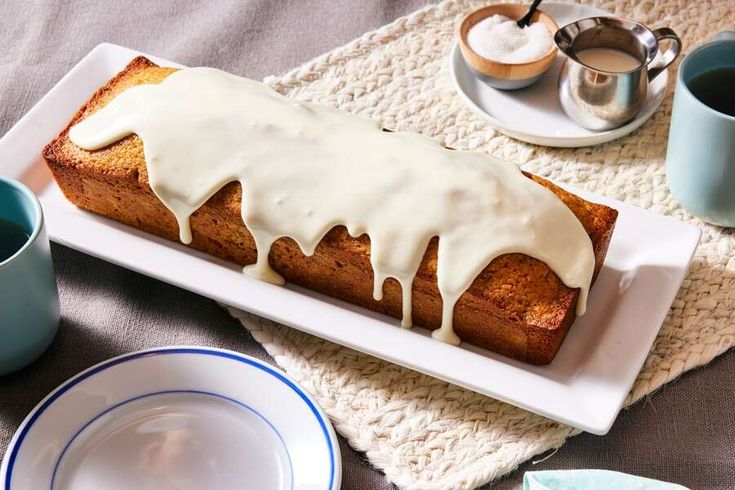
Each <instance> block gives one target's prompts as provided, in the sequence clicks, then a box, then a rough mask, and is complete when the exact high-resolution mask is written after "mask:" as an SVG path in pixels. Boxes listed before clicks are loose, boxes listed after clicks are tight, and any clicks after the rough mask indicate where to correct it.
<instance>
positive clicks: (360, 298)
mask: <svg viewBox="0 0 735 490" xmlns="http://www.w3.org/2000/svg"><path fill="white" fill-rule="evenodd" d="M174 71H175V69H172V68H163V67H158V66H156V65H155V64H154V63H152V62H151V61H149V60H147V59H146V58H143V57H138V58H135V59H134V60H133V61H132V62H130V64H129V65H128V66H127V67H126V68H125V69H124V70H123V71H121V72H120V73H119V74H118V75H116V76H115V77H114V78H112V79H111V80H110V81H109V82H108V83H107V84H105V85H104V86H103V87H101V88H100V89H99V90H98V91H97V92H96V93H95V94H94V95H93V96H92V98H91V99H90V100H89V101H88V102H87V103H86V104H85V105H84V106H82V107H81V108H80V109H79V111H78V112H77V114H76V115H75V116H74V117H73V118H72V120H71V121H70V122H69V125H68V126H67V127H66V128H65V129H64V130H63V131H62V132H61V133H60V134H59V136H57V137H56V138H55V139H54V140H53V141H52V142H51V143H49V144H48V145H47V146H46V148H45V149H44V150H43V158H44V159H45V161H46V163H47V164H48V166H49V168H50V169H51V172H52V173H53V175H54V178H55V179H56V182H57V183H58V185H59V186H60V187H61V190H62V191H63V193H64V195H65V196H66V197H67V199H69V201H71V202H72V203H73V204H75V205H76V206H78V207H80V208H82V209H86V210H89V211H92V212H94V213H97V214H100V215H102V216H106V217H108V218H111V219H114V220H117V221H120V222H122V223H125V224H128V225H131V226H134V227H136V228H140V229H143V230H145V231H148V232H151V233H153V234H156V235H159V236H162V237H165V238H168V239H171V240H177V239H178V226H177V223H176V220H175V219H174V217H173V215H172V214H171V213H170V212H169V211H168V210H167V209H166V208H165V207H164V205H163V204H162V203H161V202H160V201H159V200H158V198H157V197H156V196H155V195H154V194H153V192H152V190H151V189H150V187H149V185H148V175H147V171H146V165H145V158H144V155H143V143H142V141H141V140H140V138H138V137H137V136H135V135H131V136H128V137H126V138H124V139H123V140H121V141H118V142H116V143H114V144H112V145H109V146H107V147H105V148H102V149H100V150H96V151H86V150H83V149H81V148H79V147H77V146H76V145H74V144H73V143H72V142H71V141H70V140H69V137H68V130H69V127H71V126H72V125H73V124H75V123H76V122H78V121H79V120H81V119H83V118H84V117H86V116H88V115H90V114H92V113H94V112H95V111H96V110H98V109H100V108H101V107H103V106H104V105H105V104H107V103H108V102H109V101H110V100H111V99H112V98H113V97H115V95H117V94H118V93H120V92H121V91H123V90H125V89H126V88H129V87H131V86H134V85H139V84H144V83H158V82H160V81H161V80H163V79H164V78H165V77H166V76H168V75H169V74H170V73H172V72H174ZM526 175H527V176H528V177H529V178H531V179H533V180H534V181H536V182H538V183H539V184H541V185H543V186H545V187H547V188H549V189H550V190H551V191H553V192H554V193H555V194H556V195H557V196H558V197H559V198H560V199H561V200H562V201H563V202H564V203H565V204H566V205H567V206H568V207H569V208H570V209H571V211H572V212H573V213H574V214H575V215H576V216H577V218H578V219H579V220H580V222H581V223H582V225H583V226H584V228H585V230H586V231H587V233H588V234H589V236H590V238H591V240H592V244H593V247H594V252H595V276H597V273H598V272H599V270H600V268H601V267H602V263H603V260H604V258H605V254H606V252H607V247H608V244H609V242H610V237H611V236H612V232H613V228H614V226H615V220H616V218H617V211H615V210H614V209H611V208H609V207H607V206H603V205H600V204H595V203H591V202H589V201H586V200H584V199H582V198H580V197H578V196H576V195H574V194H571V193H569V192H566V191H564V190H562V189H560V188H559V187H557V186H555V185H553V184H551V183H550V182H548V181H546V180H544V179H542V178H540V177H537V176H534V175H530V174H526ZM244 193H245V198H247V188H246V189H245V190H244ZM242 195H243V191H242V189H241V187H240V185H239V184H237V183H230V184H228V185H227V186H225V187H224V188H223V189H221V190H220V191H219V192H218V193H217V194H216V195H214V196H213V197H212V198H211V199H210V200H209V201H208V202H207V203H206V204H205V205H204V206H202V207H201V208H200V209H199V210H198V211H196V212H195V213H194V215H193V216H192V218H191V228H192V233H193V241H192V243H191V246H192V247H194V248H196V249H198V250H202V251H204V252H207V253H209V254H212V255H215V256H217V257H220V258H222V259H225V260H228V261H232V262H236V263H238V264H241V265H246V264H251V263H254V262H255V258H256V251H255V244H254V242H253V240H252V237H251V235H250V233H249V232H248V231H247V228H245V225H244V224H243V222H242V218H241V215H240V204H241V200H242ZM437 243H438V240H437V239H436V238H434V239H433V240H432V241H431V243H430V244H429V247H428V248H427V250H426V253H425V255H424V258H423V261H422V263H421V266H420V267H419V270H418V273H417V275H416V279H415V281H414V284H413V318H414V323H416V324H417V325H421V326H424V327H427V328H430V329H435V328H438V327H439V326H440V324H441V308H442V300H441V297H440V295H439V290H438V288H437V284H436V252H437ZM269 259H270V262H271V265H272V266H273V268H274V269H275V270H276V271H278V272H279V273H280V274H282V275H283V276H284V277H285V278H286V280H288V281H291V282H293V283H296V284H300V285H302V286H304V287H307V288H309V289H313V290H315V291H319V292H322V293H325V294H327V295H330V296H333V297H336V298H339V299H342V300H345V301H348V302H350V303H353V304H357V305H360V306H363V307H367V308H370V309H372V310H376V311H379V312H382V313H387V314H389V315H391V316H394V317H397V318H400V317H401V311H402V310H401V291H400V285H399V284H398V282H397V281H395V280H393V279H388V280H387V281H386V283H385V288H384V297H383V300H382V301H375V300H374V299H373V296H372V292H373V274H372V268H371V265H370V240H369V238H368V237H367V236H365V235H363V236H360V237H357V238H353V237H351V236H350V235H349V234H348V233H347V231H346V229H345V228H344V227H341V226H338V227H336V228H334V229H332V230H331V231H330V232H329V233H328V234H327V235H326V236H325V237H324V239H323V240H322V241H321V243H320V244H319V245H318V246H317V248H316V252H315V253H314V255H312V256H310V257H306V256H304V255H303V254H302V253H301V251H300V249H299V247H298V245H296V243H295V242H293V241H292V240H290V239H286V238H284V239H280V240H278V241H277V242H276V243H275V244H274V245H273V247H272V250H271V253H270V256H269ZM192 280H193V281H196V280H197V278H196V277H192ZM578 295H579V290H577V289H570V288H568V287H566V286H565V285H564V284H563V283H562V282H561V280H560V279H559V278H558V277H557V276H556V274H554V273H553V272H552V271H551V270H550V269H549V268H548V267H547V266H546V264H544V263H543V262H540V261H538V260H536V259H534V258H531V257H529V256H526V255H522V254H507V255H503V256H500V257H498V258H497V259H495V260H494V261H492V263H490V265H488V266H487V267H486V268H485V270H484V271H483V272H482V273H481V274H480V275H479V276H478V277H477V278H476V279H475V281H474V282H473V284H472V286H471V287H470V288H469V290H468V291H467V292H465V293H464V294H463V295H462V297H461V298H460V299H459V301H458V302H457V305H456V307H455V312H454V328H455V331H456V333H457V334H458V335H459V337H460V338H461V339H462V340H463V341H466V342H470V343H472V344H475V345H478V346H480V347H485V348H488V349H490V350H493V351H496V352H500V353H502V354H505V355H508V356H510V357H513V358H516V359H519V360H522V361H526V362H530V363H534V364H547V363H549V362H551V360H552V359H553V358H554V355H555V354H556V352H557V350H558V348H559V346H560V345H561V342H562V341H563V339H564V337H565V336H566V334H567V331H568V330H569V327H570V325H571V324H572V322H573V321H574V318H575V306H576V303H577V297H578ZM334 328H339V325H335V326H334ZM386 341H390V339H386Z"/></svg>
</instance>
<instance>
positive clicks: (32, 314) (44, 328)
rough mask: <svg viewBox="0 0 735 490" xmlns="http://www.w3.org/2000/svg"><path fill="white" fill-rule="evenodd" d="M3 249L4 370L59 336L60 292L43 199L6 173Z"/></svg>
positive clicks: (0, 220) (0, 342) (0, 315)
mask: <svg viewBox="0 0 735 490" xmlns="http://www.w3.org/2000/svg"><path fill="white" fill-rule="evenodd" d="M13 243H16V244H17V246H15V245H12V244H13ZM16 248H17V250H16ZM0 250H2V251H3V255H2V256H0V375H3V374H8V373H11V372H13V371H17V370H19V369H21V368H23V367H25V366H27V365H28V364H30V363H31V362H33V361H34V360H35V359H36V358H38V356H40V355H41V354H42V353H43V352H44V351H45V350H46V348H47V347H48V346H49V344H50V343H51V341H52V340H53V339H54V336H55V335H56V329H57V327H58V325H59V293H58V292H57V290H56V278H55V277H54V268H53V263H52V262H51V249H50V247H49V242H48V238H47V236H46V228H45V227H44V222H43V211H42V210H41V203H39V202H38V198H36V196H34V195H33V193H32V192H31V190H30V189H28V188H27V187H26V186H24V185H23V184H21V183H20V182H18V181H15V180H12V179H8V178H5V177H2V176H0Z"/></svg>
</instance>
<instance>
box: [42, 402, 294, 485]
mask: <svg viewBox="0 0 735 490" xmlns="http://www.w3.org/2000/svg"><path fill="white" fill-rule="evenodd" d="M174 394H191V395H205V396H211V397H213V398H218V399H221V400H225V401H228V402H230V403H233V404H235V405H237V406H238V407H240V408H244V409H246V410H247V411H249V412H252V413H254V414H255V415H257V416H258V417H259V418H260V419H261V420H263V421H264V422H265V423H266V424H268V427H270V428H271V430H272V431H273V432H275V434H276V436H278V439H279V440H280V441H281V444H283V450H284V451H285V452H286V459H287V460H288V467H289V469H290V470H291V485H290V488H292V489H293V484H294V478H293V464H291V453H289V452H288V447H287V446H286V442H285V441H284V440H283V436H282V435H281V433H280V432H278V429H277V428H276V426H275V425H273V423H272V422H271V421H270V420H268V419H267V418H266V417H265V416H264V415H263V414H262V413H260V412H258V411H257V410H255V409H254V408H253V407H251V406H250V405H248V404H247V403H243V402H241V401H239V400H236V399H235V398H230V397H229V396H225V395H220V394H219V393H212V392H211V391H202V390H166V391H156V392H153V393H147V394H145V395H138V396H135V397H133V398H129V399H127V400H125V401H122V402H120V403H117V404H115V405H113V406H111V407H108V408H106V409H105V410H103V411H102V412H100V413H98V414H97V415H95V416H94V417H92V418H91V419H90V420H89V421H88V422H87V423H85V424H84V425H82V427H80V428H79V430H77V431H76V433H75V434H74V435H73V436H72V437H71V439H69V442H67V443H66V445H65V446H64V449H62V450H61V454H59V457H58V458H56V464H55V465H54V471H53V473H52V474H51V487H50V488H51V490H53V489H54V487H55V485H56V475H57V473H58V471H59V466H61V460H62V459H64V455H65V454H66V452H67V450H68V449H69V448H70V447H71V445H72V444H73V443H74V441H75V440H76V438H77V437H79V435H80V434H81V433H82V432H84V431H85V429H87V427H89V426H90V425H92V424H93V423H94V422H95V421H97V420H99V419H100V418H101V417H104V416H105V415H107V414H108V413H110V412H112V411H113V410H115V409H117V408H120V407H122V406H123V405H127V404H128V403H133V402H136V401H138V400H142V399H144V398H150V397H152V396H159V395H174Z"/></svg>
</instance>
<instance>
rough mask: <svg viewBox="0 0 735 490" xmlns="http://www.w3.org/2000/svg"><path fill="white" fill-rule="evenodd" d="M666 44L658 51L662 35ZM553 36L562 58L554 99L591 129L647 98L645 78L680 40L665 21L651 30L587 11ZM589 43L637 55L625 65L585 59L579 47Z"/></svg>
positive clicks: (609, 124) (617, 120)
mask: <svg viewBox="0 0 735 490" xmlns="http://www.w3.org/2000/svg"><path fill="white" fill-rule="evenodd" d="M664 39H668V40H671V41H672V43H671V46H670V47H669V48H668V49H667V50H666V51H664V52H659V42H660V41H661V40H664ZM554 41H555V42H556V45H557V46H558V47H559V50H560V51H561V52H562V53H564V54H565V55H566V59H565V61H564V64H563V66H562V69H561V73H560V75H559V85H558V90H559V101H560V103H561V106H562V108H563V109H564V112H566V113H567V115H568V116H569V117H570V118H571V119H572V120H574V121H575V122H576V123H577V124H579V125H580V126H583V127H585V128H587V129H591V130H593V131H604V130H608V129H613V128H617V127H619V126H622V125H624V124H625V123H627V122H629V121H630V120H632V119H633V118H634V117H635V115H636V114H637V113H638V111H640V109H641V107H642V106H643V103H644V102H645V100H646V93H647V91H648V83H649V82H650V81H651V80H653V79H654V78H655V77H656V76H657V75H659V74H660V73H661V72H662V71H664V70H665V69H666V67H668V66H669V65H670V64H671V63H672V62H673V61H674V60H675V59H676V57H677V56H678V55H679V52H680V51H681V41H680V40H679V38H678V36H677V35H676V34H675V33H674V31H672V30H671V29H669V28H667V27H662V28H660V29H656V30H654V31H651V30H650V29H648V28H647V27H646V26H644V25H642V24H639V23H637V22H634V21H631V20H627V19H620V18H615V17H591V18H588V19H582V20H579V21H577V22H573V23H571V24H568V25H566V26H564V27H562V28H561V29H559V30H558V31H557V32H556V34H555V36H554ZM593 48H607V49H608V50H610V49H612V50H616V51H618V52H620V51H622V52H623V53H625V55H629V56H632V57H633V58H635V59H636V60H637V61H638V64H637V66H635V67H634V68H630V69H628V70H625V71H617V70H615V71H613V70H609V69H608V70H605V69H600V67H599V66H598V67H597V68H595V67H593V66H591V65H592V64H591V63H589V61H588V62H587V64H585V63H584V62H582V60H580V57H579V53H580V52H582V51H585V50H589V49H593Z"/></svg>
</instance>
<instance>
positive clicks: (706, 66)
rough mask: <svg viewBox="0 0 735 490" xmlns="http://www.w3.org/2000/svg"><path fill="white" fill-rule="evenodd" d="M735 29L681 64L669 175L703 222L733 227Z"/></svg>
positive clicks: (674, 190) (678, 193)
mask: <svg viewBox="0 0 735 490" xmlns="http://www.w3.org/2000/svg"><path fill="white" fill-rule="evenodd" d="M734 79H735V32H722V33H720V34H718V35H717V36H715V38H714V40H713V41H712V42H710V43H707V44H705V45H703V46H700V47H698V48H697V49H695V50H694V51H692V52H691V53H689V54H688V55H687V56H686V57H685V58H684V60H683V61H682V62H681V65H680V66H679V73H678V74H677V77H676V92H675V94H674V107H673V110H672V114H671V128H670V129H669V143H668V149H667V150H666V178H667V181H668V184H669V188H670V189H671V193H672V194H673V195H674V197H675V198H676V199H677V200H678V201H679V202H680V203H681V205H682V206H684V208H686V209H688V210H689V211H691V212H692V213H693V214H695V215H696V216H698V217H700V218H701V219H702V220H704V221H706V222H708V223H712V224H716V225H720V226H728V227H731V226H735V113H734V112H733V110H735V107H733V105H734V104H735V99H734V98H733V96H732V91H733V90H735V85H734V84H733V80H734Z"/></svg>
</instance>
